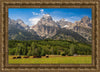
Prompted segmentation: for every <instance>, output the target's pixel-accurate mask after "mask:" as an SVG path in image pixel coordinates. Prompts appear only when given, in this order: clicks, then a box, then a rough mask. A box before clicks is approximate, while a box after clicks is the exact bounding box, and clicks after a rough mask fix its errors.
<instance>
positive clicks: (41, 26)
mask: <svg viewBox="0 0 100 72" xmlns="http://www.w3.org/2000/svg"><path fill="white" fill-rule="evenodd" d="M91 22H92V21H91V20H90V18H89V17H88V16H85V17H83V18H82V19H81V20H80V21H76V22H75V23H72V22H69V21H66V20H65V19H64V18H63V19H61V20H59V21H57V22H55V21H54V20H53V19H52V17H51V16H50V15H49V14H45V15H44V16H42V17H41V19H40V20H39V21H38V22H37V24H36V25H33V26H28V25H26V24H25V23H24V22H23V21H22V20H21V19H17V20H13V19H10V18H9V22H8V24H9V25H8V35H9V40H43V39H54V40H69V41H76V42H84V43H91V42H92V23H91Z"/></svg>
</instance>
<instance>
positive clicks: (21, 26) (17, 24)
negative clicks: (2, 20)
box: [8, 18, 29, 30]
mask: <svg viewBox="0 0 100 72" xmlns="http://www.w3.org/2000/svg"><path fill="white" fill-rule="evenodd" d="M8 24H9V28H11V27H12V26H15V27H16V28H18V29H22V30H28V29H29V26H28V25H26V24H25V23H24V22H23V21H22V20H21V19H17V20H13V19H10V18H9V21H8Z"/></svg>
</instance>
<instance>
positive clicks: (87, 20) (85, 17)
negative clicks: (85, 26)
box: [81, 16, 90, 23]
mask: <svg viewBox="0 0 100 72" xmlns="http://www.w3.org/2000/svg"><path fill="white" fill-rule="evenodd" d="M88 22H90V18H89V17H88V16H84V17H83V18H82V19H81V23H88Z"/></svg>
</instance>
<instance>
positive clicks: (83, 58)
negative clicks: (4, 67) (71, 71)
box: [8, 56, 92, 64]
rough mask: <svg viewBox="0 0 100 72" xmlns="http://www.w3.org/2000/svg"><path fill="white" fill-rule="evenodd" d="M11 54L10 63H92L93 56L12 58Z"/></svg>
mask: <svg viewBox="0 0 100 72" xmlns="http://www.w3.org/2000/svg"><path fill="white" fill-rule="evenodd" d="M12 57H13V56H9V61H8V63H9V64H91V63H92V57H91V56H55V57H49V58H45V57H42V58H32V56H31V57H30V58H21V59H12Z"/></svg>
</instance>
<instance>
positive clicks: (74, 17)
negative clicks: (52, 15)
mask: <svg viewBox="0 0 100 72" xmlns="http://www.w3.org/2000/svg"><path fill="white" fill-rule="evenodd" d="M70 18H71V19H81V18H80V17H77V16H72V17H70Z"/></svg>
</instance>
